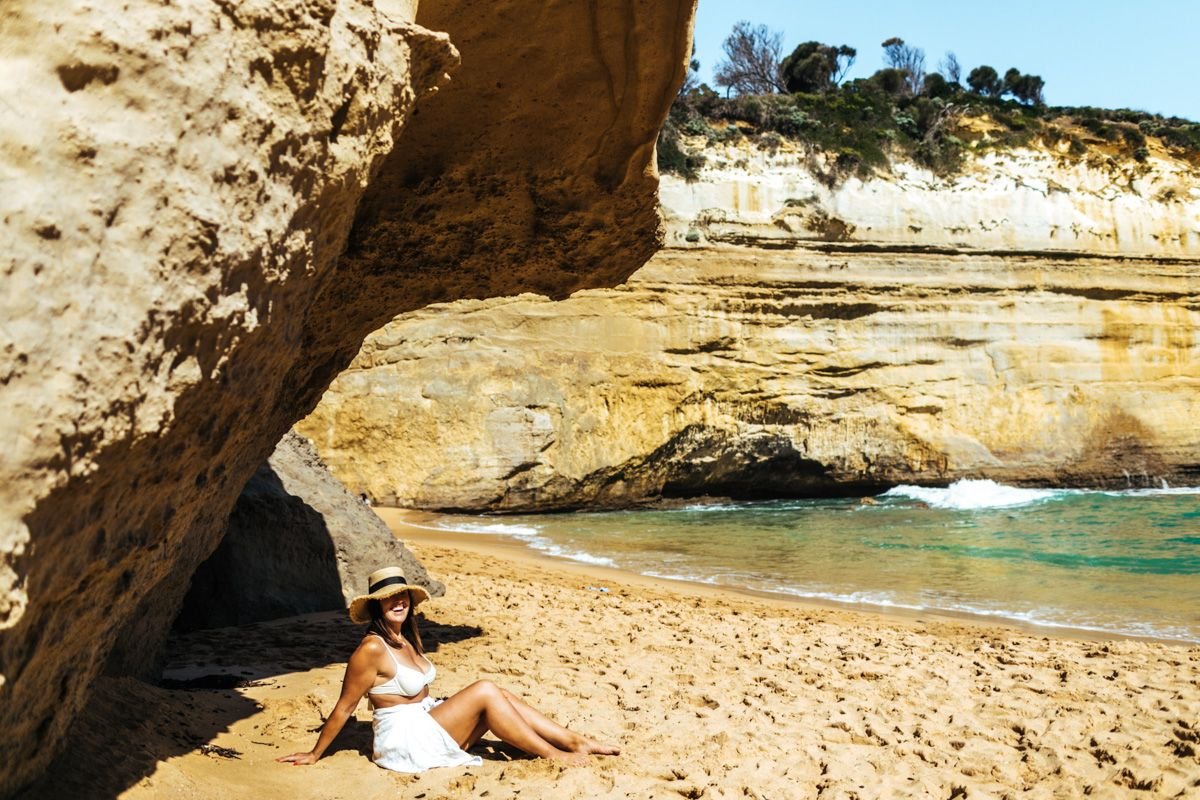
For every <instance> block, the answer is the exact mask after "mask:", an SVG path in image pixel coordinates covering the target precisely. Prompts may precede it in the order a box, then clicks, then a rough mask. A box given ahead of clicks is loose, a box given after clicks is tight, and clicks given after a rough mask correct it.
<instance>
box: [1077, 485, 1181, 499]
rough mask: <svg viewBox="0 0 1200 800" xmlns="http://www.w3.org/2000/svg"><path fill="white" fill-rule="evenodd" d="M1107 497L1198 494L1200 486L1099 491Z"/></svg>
mask: <svg viewBox="0 0 1200 800" xmlns="http://www.w3.org/2000/svg"><path fill="white" fill-rule="evenodd" d="M1100 494H1106V495H1108V496H1109V497H1156V496H1160V495H1176V494H1200V486H1163V487H1162V488H1159V489H1120V490H1115V489H1109V490H1104V491H1101V492H1100Z"/></svg>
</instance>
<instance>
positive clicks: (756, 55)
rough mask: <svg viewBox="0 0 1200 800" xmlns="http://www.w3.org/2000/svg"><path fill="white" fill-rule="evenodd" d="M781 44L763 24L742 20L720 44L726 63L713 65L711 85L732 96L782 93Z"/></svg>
mask: <svg viewBox="0 0 1200 800" xmlns="http://www.w3.org/2000/svg"><path fill="white" fill-rule="evenodd" d="M782 41H783V35H782V34H781V33H779V32H777V31H772V30H770V29H768V28H767V26H766V25H751V24H750V23H749V22H746V21H745V20H742V21H741V22H739V23H738V24H736V25H734V26H733V32H732V33H730V34H729V36H727V37H726V38H725V41H724V43H722V45H721V48H722V49H723V50H724V51H725V58H726V60H725V61H722V62H721V63H719V64H717V68H716V70H715V72H714V73H713V82H714V83H716V84H717V86H721V87H724V88H725V89H726V90H727V91H731V92H733V93H735V94H774V93H775V92H783V91H785V88H784V84H783V78H782V76H781V74H780V69H779V54H780V48H781V47H782Z"/></svg>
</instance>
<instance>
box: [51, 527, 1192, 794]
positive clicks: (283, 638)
mask: <svg viewBox="0 0 1200 800" xmlns="http://www.w3.org/2000/svg"><path fill="white" fill-rule="evenodd" d="M380 511H381V516H383V517H384V518H385V520H386V521H388V523H389V524H390V525H391V526H392V527H393V529H394V530H396V531H397V533H398V535H400V536H401V537H402V538H403V539H404V540H405V541H406V542H407V543H408V544H409V546H410V547H411V548H412V549H413V550H414V552H415V553H416V554H417V556H418V558H420V559H421V560H422V562H423V563H424V564H425V565H426V567H427V568H428V569H429V571H430V573H431V574H432V575H433V576H435V577H437V578H438V579H440V580H443V581H445V583H446V586H447V594H446V596H445V597H443V598H435V599H434V600H433V601H432V602H430V603H429V604H428V605H427V606H424V607H423V611H424V624H423V628H422V630H423V632H424V636H425V641H426V645H427V649H428V650H429V655H430V657H431V659H432V660H433V661H434V662H435V663H436V665H437V667H438V678H437V682H436V683H435V684H434V686H433V689H434V690H435V692H434V693H435V694H436V695H445V694H450V693H453V692H454V691H456V690H458V689H460V688H462V687H463V686H465V685H466V684H468V683H470V682H471V681H474V680H476V679H479V678H488V679H491V680H494V681H496V682H497V683H499V684H501V685H502V686H505V687H506V688H508V689H510V690H511V691H513V692H515V693H517V694H519V695H521V696H523V697H525V698H526V699H528V700H529V702H530V703H531V704H533V705H534V706H535V707H538V708H540V709H542V710H543V711H545V712H547V713H548V714H550V715H551V716H553V717H555V718H556V719H558V720H559V721H560V722H563V723H564V724H566V725H568V726H570V727H572V728H575V729H577V730H580V731H582V732H585V733H588V734H590V735H593V736H595V737H597V738H602V739H606V740H612V741H616V742H619V743H620V744H621V745H622V746H623V747H624V753H623V754H622V755H621V756H619V757H615V758H600V757H596V758H594V760H593V763H592V764H591V765H590V766H587V767H577V768H561V767H558V766H556V765H553V764H550V763H546V762H543V761H536V760H529V759H526V758H524V757H523V756H521V755H520V754H519V753H516V752H514V751H512V750H510V749H508V748H507V747H505V746H503V745H500V744H499V743H498V742H496V741H495V740H494V739H490V738H485V740H484V745H483V746H481V747H479V748H477V752H478V753H479V754H480V755H482V756H483V758H484V763H483V765H482V766H481V767H476V768H463V769H444V770H435V771H431V772H427V773H425V774H422V775H419V776H405V775H399V774H395V773H390V772H387V771H386V770H383V769H380V768H378V767H376V766H375V765H374V764H373V763H372V762H371V760H370V745H371V732H370V711H369V709H368V707H367V704H366V703H365V702H363V703H362V704H361V705H360V707H359V709H358V714H357V721H353V722H352V723H351V724H350V725H349V726H348V727H347V730H346V731H345V732H344V733H343V734H342V735H341V737H339V739H338V741H337V742H336V743H335V745H334V747H333V748H332V750H331V752H330V753H329V754H328V755H327V756H326V757H325V758H324V759H322V760H321V761H320V762H319V763H318V764H317V765H315V766H312V767H289V766H285V765H281V764H277V763H275V761H274V759H275V757H277V756H279V755H283V754H287V753H290V752H294V751H297V750H307V749H308V748H309V747H310V746H311V745H312V743H313V741H314V739H315V736H316V734H315V731H316V729H317V728H318V727H319V726H320V725H321V722H322V719H323V716H322V715H323V714H326V713H328V712H329V710H330V709H331V708H332V706H333V703H334V700H335V699H336V697H337V694H338V691H339V688H340V683H341V677H342V671H343V670H344V667H345V659H346V658H347V656H348V655H349V653H350V652H351V651H352V650H353V648H354V646H355V644H356V642H357V640H358V637H359V635H360V634H359V631H358V630H357V629H356V628H355V627H354V626H352V625H351V624H350V623H349V622H348V621H347V620H346V619H345V615H344V614H339V613H327V614H316V615H309V616H306V617H299V618H293V619H289V620H282V621H277V622H272V623H265V624H259V625H253V626H248V627H244V628H226V629H220V630H212V631H202V632H198V633H195V634H190V635H188V636H186V637H180V638H177V639H175V640H174V641H173V642H172V645H171V650H170V653H169V658H168V667H167V677H168V678H170V679H173V680H176V681H182V682H184V683H182V684H179V683H177V684H168V685H167V686H170V687H173V688H167V687H158V686H150V685H148V684H144V683H140V682H137V681H134V680H131V679H128V678H123V679H111V678H105V679H102V680H101V684H100V687H99V690H98V691H97V693H96V697H95V699H94V701H93V703H92V704H91V705H90V707H89V708H88V710H87V711H86V712H85V714H84V716H83V721H82V723H81V725H80V726H79V728H77V729H76V734H75V737H74V738H75V741H76V744H75V745H74V746H73V747H72V748H70V749H69V750H68V753H67V755H65V756H64V757H63V758H61V759H60V760H59V763H58V768H56V769H54V770H52V774H51V776H50V778H48V779H47V780H46V781H44V782H43V784H42V785H40V786H39V787H37V789H36V791H35V792H34V793H33V796H67V795H68V794H70V793H75V796H80V797H93V796H110V797H111V796H120V797H122V798H130V799H134V798H136V799H137V800H142V799H143V798H163V797H172V798H175V797H187V798H229V797H255V798H309V797H311V798H366V797H412V798H427V799H428V800H435V799H436V798H468V797H488V798H518V797H519V798H680V797H684V798H700V797H704V798H735V797H736V798H813V797H840V798H875V797H937V798H953V797H969V798H1002V797H1030V798H1042V797H1046V798H1050V797H1054V798H1058V797H1083V796H1089V797H1130V796H1136V797H1200V647H1197V646H1186V645H1172V644H1163V643H1157V642H1145V641H1133V640H1114V639H1106V640H1100V639H1096V640H1087V639H1079V638H1067V637H1058V636H1053V637H1052V636H1046V635H1043V634H1041V633H1037V632H1031V631H1021V630H1016V629H1011V628H1001V627H989V626H983V625H979V624H974V623H966V622H957V621H954V620H941V619H923V618H921V617H919V616H913V617H910V618H904V617H891V616H880V615H875V614H869V613H860V612H856V611H846V610H839V609H829V608H819V607H810V606H803V605H799V604H796V603H788V602H780V601H774V600H770V599H765V598H756V597H749V596H744V595H739V594H735V593H732V592H726V591H722V590H718V589H713V588H709V587H699V586H688V585H682V584H673V583H668V582H665V581H657V580H652V579H647V578H640V577H638V576H632V575H628V574H623V573H618V572H615V571H611V570H604V569H599V568H591V567H584V566H577V565H572V564H566V563H561V562H552V561H549V560H548V559H546V558H544V557H541V556H538V555H536V554H533V553H531V552H528V551H526V550H525V549H524V548H523V546H521V545H519V544H516V543H512V544H507V543H503V542H497V541H495V540H489V539H488V538H486V537H479V536H476V537H472V536H461V535H460V536H458V537H447V536H444V535H440V534H436V533H431V532H430V531H428V530H423V529H420V528H410V527H406V525H405V524H404V523H405V520H406V519H412V517H411V516H406V515H405V514H403V513H400V512H394V511H390V510H387V509H382V510H380ZM212 675H226V676H229V677H228V678H227V680H226V685H225V686H223V687H220V688H212V689H206V688H197V687H195V686H192V687H190V688H179V687H181V686H183V687H187V684H186V681H188V680H191V679H195V678H197V677H199V676H212ZM208 680H209V682H214V679H212V678H209V679H208ZM216 682H218V683H219V681H216ZM234 683H240V684H241V685H229V684H234Z"/></svg>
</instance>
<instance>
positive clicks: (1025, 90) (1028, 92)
mask: <svg viewBox="0 0 1200 800" xmlns="http://www.w3.org/2000/svg"><path fill="white" fill-rule="evenodd" d="M1045 87H1046V82H1045V81H1044V80H1042V79H1041V77H1039V76H1037V75H1022V74H1021V71H1020V70H1019V69H1017V68H1016V67H1013V68H1011V69H1010V70H1009V71H1008V72H1006V73H1004V92H1005V93H1006V94H1011V95H1012V96H1013V97H1015V98H1017V100H1019V101H1020V102H1022V103H1024V104H1025V105H1030V104H1033V105H1041V104H1042V103H1043V100H1042V89H1044V88H1045Z"/></svg>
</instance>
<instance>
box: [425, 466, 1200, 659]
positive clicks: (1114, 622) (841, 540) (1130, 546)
mask: <svg viewBox="0 0 1200 800" xmlns="http://www.w3.org/2000/svg"><path fill="white" fill-rule="evenodd" d="M875 500H876V503H877V504H875V505H864V504H861V503H860V502H858V501H856V500H792V501H773V502H760V503H738V504H729V505H695V506H688V507H683V508H678V509H671V510H635V511H621V512H605V513H574V514H555V515H537V516H522V517H500V518H497V517H490V518H481V517H463V516H450V517H442V518H439V520H438V521H437V523H436V525H437V526H438V527H441V528H445V529H448V530H456V531H463V532H478V533H491V534H501V535H507V536H513V537H516V538H518V539H521V540H523V541H524V542H526V543H527V544H528V545H529V546H531V547H533V548H536V549H538V550H541V551H544V552H546V553H549V554H551V555H553V556H557V557H561V558H567V559H572V560H576V561H583V562H587V563H592V564H603V565H606V566H612V567H617V568H620V569H625V570H630V571H633V572H638V573H642V574H645V575H653V576H659V577H669V578H676V579H680V580H687V581H695V582H700V583H707V584H717V585H723V586H730V587H737V588H745V589H752V590H756V591H766V592H773V593H779V594H784V595H790V596H795V597H803V598H810V599H818V600H826V601H834V602H845V603H855V604H865V605H868V606H877V607H880V608H881V609H883V610H886V609H887V608H904V609H919V610H925V611H934V612H950V613H964V614H970V615H977V616H983V617H989V618H994V619H997V621H1004V620H1009V621H1016V622H1023V623H1030V624H1034V625H1052V626H1060V627H1069V628H1078V629H1084V630H1092V631H1104V632H1109V633H1115V634H1123V635H1135V636H1153V637H1158V638H1165V639H1178V640H1183V641H1193V642H1194V641H1200V489H1163V490H1151V491H1147V490H1141V491H1130V492H1098V491H1096V492H1085V491H1070V490H1028V489H1017V488H1013V487H1006V486H1002V485H998V484H995V483H992V482H991V481H960V482H959V483H956V484H954V485H952V486H951V487H949V488H945V489H925V488H917V487H899V488H897V489H893V490H892V491H891V492H888V493H887V494H884V495H880V496H879V497H877V498H875Z"/></svg>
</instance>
